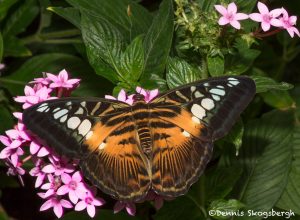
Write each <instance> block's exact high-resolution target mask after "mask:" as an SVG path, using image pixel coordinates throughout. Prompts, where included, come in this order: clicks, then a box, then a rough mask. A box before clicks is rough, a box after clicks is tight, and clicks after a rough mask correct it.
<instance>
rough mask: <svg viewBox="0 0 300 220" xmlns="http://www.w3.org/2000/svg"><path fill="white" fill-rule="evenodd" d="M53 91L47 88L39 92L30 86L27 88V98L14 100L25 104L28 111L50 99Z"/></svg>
mask: <svg viewBox="0 0 300 220" xmlns="http://www.w3.org/2000/svg"><path fill="white" fill-rule="evenodd" d="M51 91H52V90H51V89H49V88H47V87H45V86H43V87H41V88H40V89H38V90H35V89H33V88H32V87H30V86H25V89H24V93H25V96H17V97H16V98H14V99H15V101H16V102H20V103H24V104H23V109H26V108H28V107H30V106H32V105H34V104H36V103H39V102H42V101H45V100H47V99H49V98H50V93H51Z"/></svg>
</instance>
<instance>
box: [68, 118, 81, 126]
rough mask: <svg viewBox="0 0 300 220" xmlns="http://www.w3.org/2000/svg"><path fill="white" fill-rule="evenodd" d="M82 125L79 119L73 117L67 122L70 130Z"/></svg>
mask: <svg viewBox="0 0 300 220" xmlns="http://www.w3.org/2000/svg"><path fill="white" fill-rule="evenodd" d="M79 124H80V119H79V118H78V117H71V118H69V120H68V122H67V126H68V128H70V129H75V128H77V127H78V125H79Z"/></svg>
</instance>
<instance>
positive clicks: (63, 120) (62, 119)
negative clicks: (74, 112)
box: [59, 115, 68, 123]
mask: <svg viewBox="0 0 300 220" xmlns="http://www.w3.org/2000/svg"><path fill="white" fill-rule="evenodd" d="M67 118H68V115H65V116H63V117H61V118H60V120H59V121H60V122H61V123H63V122H65V121H66V120H67Z"/></svg>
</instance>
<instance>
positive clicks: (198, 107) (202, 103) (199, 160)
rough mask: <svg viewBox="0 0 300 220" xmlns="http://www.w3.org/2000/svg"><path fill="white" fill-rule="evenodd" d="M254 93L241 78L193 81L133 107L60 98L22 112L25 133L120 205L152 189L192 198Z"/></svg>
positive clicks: (140, 98) (136, 101)
mask: <svg viewBox="0 0 300 220" xmlns="http://www.w3.org/2000/svg"><path fill="white" fill-rule="evenodd" d="M254 94H255V84H254V82H253V80H251V79H250V78H248V77H243V76H231V77H220V78H210V79H208V80H204V81H197V82H193V83H190V84H187V85H184V86H181V87H178V88H175V89H172V90H170V91H168V92H166V93H164V94H161V95H159V96H158V97H156V98H154V99H153V100H152V101H150V102H149V103H146V102H145V101H144V97H143V95H141V94H136V95H135V96H134V103H133V105H128V104H127V103H124V102H120V101H117V100H108V99H102V98H61V99H56V100H48V101H45V102H41V103H38V104H36V105H34V106H32V107H30V108H28V109H26V110H25V111H24V114H23V121H24V123H25V125H26V126H27V128H28V129H29V130H30V131H31V132H32V133H34V134H36V135H37V136H38V137H39V138H41V139H42V140H44V141H45V142H46V143H47V145H48V146H50V147H51V148H53V149H54V150H55V151H56V152H57V153H59V154H61V155H65V156H67V157H69V158H75V159H79V160H80V167H81V169H82V172H83V174H84V176H85V177H86V178H87V179H88V180H90V181H91V182H92V183H93V184H94V185H96V186H97V187H98V188H99V189H100V190H102V191H103V192H105V193H107V194H109V195H111V196H112V197H114V198H115V199H118V200H122V201H139V200H141V199H143V198H144V197H145V196H146V195H147V193H148V191H149V190H153V191H154V192H156V193H157V194H158V195H161V196H167V197H176V196H179V195H183V194H185V193H186V192H187V190H188V189H189V187H190V186H191V185H192V184H193V183H194V182H195V181H196V180H197V179H198V178H199V176H200V175H201V174H202V172H203V170H204V169H205V167H206V165H207V163H208V161H209V160H210V158H211V155H212V150H213V142H214V141H215V140H217V139H219V138H221V137H223V136H224V135H226V134H227V133H228V131H229V130H230V128H231V127H232V126H233V124H234V123H235V122H236V120H237V119H238V117H239V115H240V114H241V112H242V111H243V110H244V109H245V107H246V106H247V105H248V104H249V102H250V101H251V100H252V98H253V96H254Z"/></svg>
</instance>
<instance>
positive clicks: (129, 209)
mask: <svg viewBox="0 0 300 220" xmlns="http://www.w3.org/2000/svg"><path fill="white" fill-rule="evenodd" d="M124 208H125V209H126V211H127V213H128V214H129V215H131V216H134V215H135V212H136V207H135V204H134V203H133V202H123V201H117V202H116V204H115V206H114V213H118V212H120V211H121V210H122V209H124Z"/></svg>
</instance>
